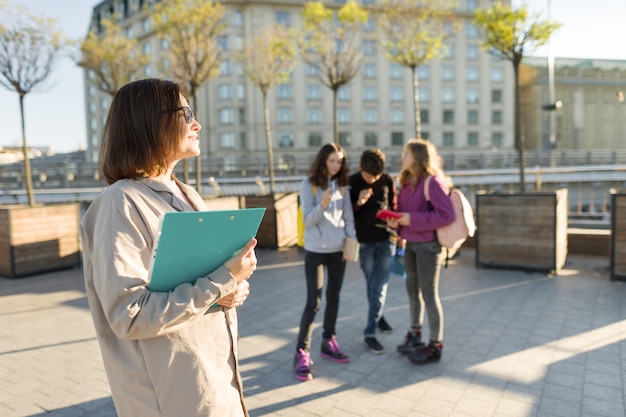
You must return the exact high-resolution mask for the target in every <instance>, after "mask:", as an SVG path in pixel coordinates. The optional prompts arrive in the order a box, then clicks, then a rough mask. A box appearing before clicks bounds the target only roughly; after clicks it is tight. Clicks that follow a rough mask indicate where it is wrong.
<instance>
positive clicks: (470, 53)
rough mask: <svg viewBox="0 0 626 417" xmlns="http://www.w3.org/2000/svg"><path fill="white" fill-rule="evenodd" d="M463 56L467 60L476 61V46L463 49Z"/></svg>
mask: <svg viewBox="0 0 626 417" xmlns="http://www.w3.org/2000/svg"><path fill="white" fill-rule="evenodd" d="M465 54H466V56H467V59H470V60H474V59H478V45H467V47H466V49H465Z"/></svg>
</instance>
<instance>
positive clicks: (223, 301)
mask: <svg viewBox="0 0 626 417" xmlns="http://www.w3.org/2000/svg"><path fill="white" fill-rule="evenodd" d="M249 294H250V284H249V283H248V281H247V280H244V281H241V282H240V283H239V285H237V289H236V290H235V291H233V292H231V293H230V294H228V295H227V296H225V297H222V298H220V299H219V300H217V304H219V305H221V306H222V307H228V308H230V307H241V306H242V305H243V303H244V302H245V301H246V299H247V298H248V295H249Z"/></svg>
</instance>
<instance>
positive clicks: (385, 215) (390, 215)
mask: <svg viewBox="0 0 626 417" xmlns="http://www.w3.org/2000/svg"><path fill="white" fill-rule="evenodd" d="M400 217H402V214H400V213H397V212H395V211H392V210H381V211H379V212H378V213H376V218H377V219H381V220H387V219H399V218H400Z"/></svg>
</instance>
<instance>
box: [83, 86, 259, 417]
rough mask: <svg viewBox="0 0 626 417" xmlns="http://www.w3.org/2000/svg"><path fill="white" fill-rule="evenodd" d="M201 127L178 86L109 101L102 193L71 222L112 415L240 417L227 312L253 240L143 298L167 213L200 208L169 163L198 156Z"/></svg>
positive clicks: (245, 288)
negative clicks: (77, 229) (208, 269)
mask: <svg viewBox="0 0 626 417" xmlns="http://www.w3.org/2000/svg"><path fill="white" fill-rule="evenodd" d="M200 129H201V126H200V123H198V121H196V119H195V116H194V114H193V112H192V111H191V109H190V108H189V104H188V103H187V100H185V98H184V97H183V95H182V94H181V87H180V85H178V84H176V83H173V82H170V81H163V80H157V79H145V80H139V81H134V82H131V83H129V84H127V85H125V86H123V87H122V88H121V89H120V90H119V91H118V92H117V93H116V94H115V96H114V97H113V101H112V102H111V107H110V108H109V114H108V116H107V121H106V125H105V127H104V135H103V139H102V145H101V148H100V159H99V161H100V170H101V173H102V176H103V178H105V179H106V181H107V183H108V184H109V187H108V188H107V189H105V190H104V191H103V192H102V193H101V194H100V195H99V196H98V197H97V198H96V199H95V200H94V202H93V203H92V204H91V206H90V207H89V209H88V210H87V212H86V213H85V215H84V217H83V221H82V223H81V238H82V244H83V254H84V275H85V287H86V292H87V298H88V300H89V308H90V310H91V314H92V318H93V321H94V325H95V328H96V333H97V335H98V341H99V343H100V349H101V351H102V358H103V362H104V366H105V369H106V373H107V377H108V379H109V384H110V386H111V394H112V396H113V402H114V403H115V408H116V411H117V415H118V416H119V417H135V416H142V417H157V416H158V417H162V416H186V417H193V416H198V417H199V416H203V417H207V416H220V417H222V416H228V417H241V416H248V412H247V410H246V406H245V404H244V400H243V388H242V381H241V377H240V375H239V371H238V368H239V365H238V360H237V355H236V352H237V349H236V346H235V343H236V341H237V339H238V330H237V311H236V309H235V308H233V307H238V306H241V305H242V304H243V302H244V301H245V300H246V298H247V296H248V293H249V285H248V282H247V279H248V278H250V276H251V275H252V273H253V272H254V270H255V269H256V256H255V253H254V247H255V246H256V240H255V239H251V240H250V241H249V242H248V243H247V244H246V245H245V246H244V247H243V248H242V251H241V252H240V253H239V254H238V255H236V256H234V257H232V258H230V259H229V260H227V261H226V262H225V263H224V264H223V265H222V266H220V267H219V268H218V269H216V270H215V271H214V272H212V273H210V274H208V275H206V276H201V277H198V279H197V280H196V281H195V282H193V283H184V284H180V285H178V286H176V287H175V288H174V289H172V290H171V291H167V292H157V291H151V290H150V289H149V288H148V285H149V277H148V268H149V264H150V258H151V255H152V247H153V245H154V243H155V241H156V238H157V234H158V232H159V219H160V217H161V215H162V214H163V213H165V212H171V211H193V210H195V211H199V210H206V209H207V208H206V205H205V203H204V201H203V200H202V198H201V197H200V195H199V194H198V193H197V192H196V191H195V190H194V189H193V188H192V187H189V186H187V185H186V184H183V183H182V182H180V181H178V180H177V179H176V178H175V177H174V175H173V172H174V167H175V166H176V163H177V162H178V161H180V160H181V159H183V158H189V157H194V156H197V155H199V154H200V144H199V132H200Z"/></svg>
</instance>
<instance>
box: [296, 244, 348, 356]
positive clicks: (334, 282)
mask: <svg viewBox="0 0 626 417" xmlns="http://www.w3.org/2000/svg"><path fill="white" fill-rule="evenodd" d="M324 267H326V269H327V270H328V284H327V285H326V311H325V312H324V334H323V337H324V339H330V338H331V337H332V336H335V324H336V322H337V314H338V313H339V292H340V291H341V286H342V284H343V276H344V272H345V271H346V261H344V259H343V252H334V253H315V252H309V251H306V252H305V254H304V273H305V276H306V304H305V306H304V311H303V312H302V318H301V319H300V331H299V332H298V345H297V347H296V351H297V350H298V349H304V350H305V351H307V352H309V351H310V350H311V335H312V333H313V329H312V327H311V325H312V324H313V320H315V314H316V313H317V312H318V310H319V309H320V305H321V302H322V289H323V288H324Z"/></svg>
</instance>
